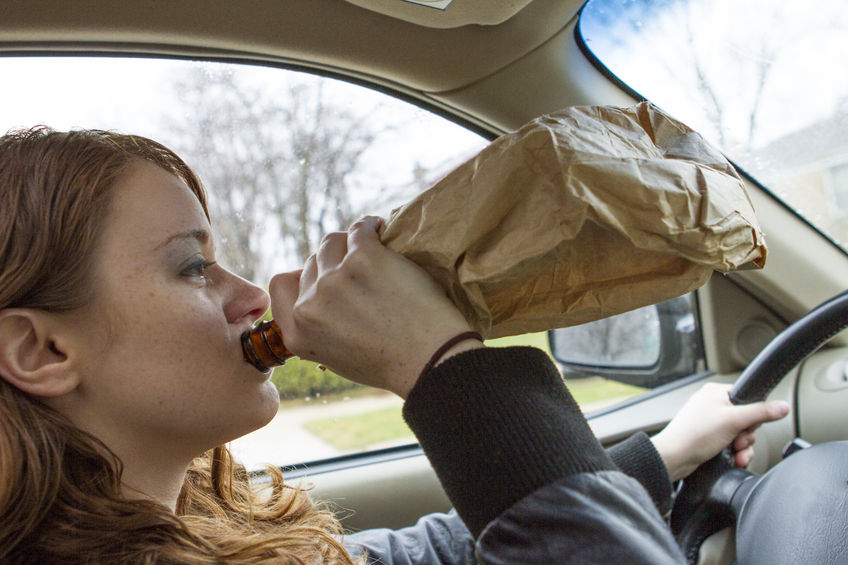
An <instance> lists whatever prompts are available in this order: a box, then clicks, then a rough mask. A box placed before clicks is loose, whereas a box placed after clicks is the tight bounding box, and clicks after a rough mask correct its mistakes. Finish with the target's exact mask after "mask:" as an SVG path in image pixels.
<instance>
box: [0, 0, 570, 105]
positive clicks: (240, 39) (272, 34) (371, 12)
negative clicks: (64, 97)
mask: <svg viewBox="0 0 848 565" xmlns="http://www.w3.org/2000/svg"><path fill="white" fill-rule="evenodd" d="M354 1H356V2H357V3H362V4H368V5H369V8H363V7H360V6H356V5H354V4H353V3H351V2H349V1H348V0H308V1H289V2H280V1H279V0H239V1H238V2H209V1H208V0H167V1H165V0H162V1H157V0H152V1H145V2H114V1H113V0H76V1H74V2H67V1H65V0H30V1H28V2H6V3H4V4H2V7H0V53H2V52H3V51H5V52H11V53H14V52H17V51H20V50H25V51H30V50H32V49H33V48H36V49H41V48H45V49H49V50H52V51H56V50H67V51H73V52H80V51H83V52H84V51H86V50H90V51H101V52H102V51H104V50H111V51H117V52H123V51H126V52H137V53H148V54H159V53H162V54H173V55H189V56H191V55H202V56H215V55H219V56H220V57H222V58H231V59H244V60H251V59H262V60H272V61H277V62H281V63H292V64H300V63H304V62H306V63H308V64H309V65H311V66H314V67H318V68H322V69H324V70H328V71H332V70H333V69H334V68H339V69H345V70H346V72H348V73H349V72H350V71H352V72H354V73H359V74H360V75H361V76H362V77H364V78H369V79H375V78H376V79H383V81H384V82H386V83H387V84H391V83H393V82H394V81H397V82H399V83H400V84H402V85H405V87H406V88H409V89H414V90H419V91H423V92H430V93H436V92H446V91H451V90H455V89H459V88H462V87H464V86H467V85H469V84H473V83H475V82H477V81H479V80H481V79H483V78H485V77H487V76H489V75H491V74H493V73H495V72H496V71H498V70H499V69H501V68H503V67H505V66H507V65H509V64H510V63H511V62H514V61H516V60H518V59H520V58H522V57H524V56H525V55H527V54H528V53H530V52H532V51H533V50H535V49H536V48H538V47H539V46H540V45H542V44H544V43H545V42H547V41H548V40H549V39H550V38H552V37H554V36H555V35H556V33H557V32H558V31H560V30H562V29H563V28H564V27H565V26H567V25H568V23H569V22H570V20H572V19H573V18H574V17H575V16H576V13H577V11H578V10H579V8H580V6H581V4H582V2H581V1H580V0H535V1H532V2H529V3H528V2H527V1H526V0H516V1H513V2H510V1H508V0H499V1H492V0H455V1H454V3H453V4H451V5H450V6H448V7H447V9H446V10H444V12H443V13H442V14H437V15H436V16H427V17H423V16H422V17H413V15H411V14H412V12H411V11H410V10H412V9H421V10H427V12H426V13H428V14H429V13H431V12H440V10H437V9H434V8H431V7H425V6H413V5H410V7H405V8H404V9H405V10H407V11H405V12H404V13H403V14H401V13H400V11H398V13H397V14H394V12H393V14H394V15H397V16H398V17H405V18H406V19H412V20H416V21H419V22H420V23H425V24H428V25H438V24H437V23H433V21H435V20H433V21H431V20H432V19H433V18H441V17H444V18H446V20H445V22H443V24H442V25H447V23H448V22H454V23H456V22H459V21H461V20H463V19H468V18H471V19H479V20H480V21H488V20H489V19H490V18H491V17H493V16H496V15H498V14H500V15H501V16H503V15H504V14H506V15H508V14H509V12H510V11H512V10H514V9H518V8H520V9H518V11H517V13H515V14H514V15H513V16H512V17H510V18H508V19H507V20H506V21H504V22H503V23H500V24H497V25H478V24H471V25H463V26H461V27H453V28H450V29H436V28H433V27H425V25H419V24H417V23H411V22H409V21H405V20H404V19H398V18H397V17H391V16H386V15H383V14H381V13H378V11H381V10H384V9H385V10H387V11H388V8H387V5H388V4H391V3H394V2H397V3H399V4H400V3H402V0H354ZM525 4H526V6H525ZM510 7H511V9H507V8H510ZM375 10H378V11H375ZM398 10H401V8H399V9H398ZM504 10H505V11H504ZM475 14H476V17H475ZM427 18H431V19H427ZM428 22H430V23H428Z"/></svg>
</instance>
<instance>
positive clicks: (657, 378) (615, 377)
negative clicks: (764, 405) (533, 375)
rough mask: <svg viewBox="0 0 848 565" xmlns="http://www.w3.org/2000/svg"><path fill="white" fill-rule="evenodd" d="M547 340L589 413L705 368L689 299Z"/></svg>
mask: <svg viewBox="0 0 848 565" xmlns="http://www.w3.org/2000/svg"><path fill="white" fill-rule="evenodd" d="M549 339H550V346H551V351H552V353H553V356H554V358H555V359H556V361H557V363H559V365H560V368H561V369H562V372H563V376H564V377H565V379H566V381H567V382H568V384H569V387H570V388H571V389H572V392H573V394H574V395H575V397H578V398H579V397H580V395H581V394H583V395H586V396H587V397H586V398H585V401H584V402H583V403H581V407H582V408H583V410H584V411H587V412H589V411H591V410H592V409H599V408H603V407H605V406H608V405H610V404H612V403H614V402H617V401H620V400H623V399H625V398H628V397H630V396H634V395H636V394H639V393H641V392H644V391H646V390H649V389H651V388H655V387H657V386H660V385H662V384H665V383H668V382H671V381H673V380H676V379H679V378H681V377H685V376H688V375H691V374H694V373H696V372H698V371H700V370H703V368H704V361H703V355H702V353H701V339H700V333H699V331H698V324H697V317H696V311H695V305H694V297H693V295H691V294H687V295H685V296H681V297H678V298H674V299H672V300H667V301H665V302H661V303H659V304H655V305H652V306H645V307H643V308H639V309H637V310H633V311H630V312H626V313H624V314H619V315H617V316H612V317H609V318H605V319H603V320H597V321H595V322H590V323H588V324H582V325H580V326H574V327H570V328H561V329H556V330H552V331H550V332H549ZM599 391H603V392H599Z"/></svg>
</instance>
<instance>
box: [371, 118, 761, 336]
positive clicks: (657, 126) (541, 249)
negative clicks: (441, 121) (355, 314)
mask: <svg viewBox="0 0 848 565" xmlns="http://www.w3.org/2000/svg"><path fill="white" fill-rule="evenodd" d="M381 238H382V241H383V242H384V243H385V244H386V245H387V246H388V247H390V248H391V249H394V250H396V251H399V252H400V253H402V254H403V255H405V256H406V257H408V258H410V259H412V260H413V261H415V262H416V263H418V264H419V265H421V266H422V267H423V268H424V269H425V270H427V271H428V272H429V273H430V274H431V275H432V276H433V277H435V278H436V280H437V281H439V283H440V284H442V285H443V286H444V288H445V289H446V291H447V293H448V295H449V296H450V297H451V299H453V300H454V302H456V304H457V305H458V306H459V308H460V309H461V310H462V312H463V313H464V314H465V316H466V318H467V319H468V320H469V322H470V323H471V325H472V326H473V327H474V328H475V329H476V330H478V331H480V332H481V333H482V334H483V335H484V336H486V337H490V338H494V337H501V336H506V335H516V334H522V333H528V332H535V331H542V330H547V329H552V328H557V327H565V326H571V325H575V324H581V323H584V322H589V321H592V320H597V319H600V318H604V317H607V316H611V315H613V314H619V313H621V312H625V311H628V310H632V309H635V308H639V307H641V306H645V305H648V304H654V303H656V302H660V301H663V300H666V299H670V298H673V297H675V296H680V295H682V294H685V293H687V292H689V291H691V290H694V289H696V288H698V287H699V286H701V285H702V284H704V283H705V282H706V281H707V279H709V277H710V275H711V273H712V272H713V270H718V271H722V272H727V271H730V270H733V269H739V268H748V267H762V266H763V265H764V263H765V258H766V245H765V240H764V237H763V234H762V232H761V230H760V228H759V226H758V225H757V221H756V218H755V217H754V210H753V205H752V204H751V201H750V199H749V198H748V195H747V194H746V192H745V188H744V186H743V182H742V180H741V178H740V177H739V176H738V175H737V174H736V172H735V171H734V169H733V166H732V165H731V164H730V163H729V162H728V161H727V160H726V159H725V158H724V157H722V155H721V154H719V153H718V152H717V151H716V150H715V149H713V148H711V147H710V146H709V145H708V144H707V143H706V142H705V141H704V140H703V138H701V136H700V135H699V134H697V133H695V132H693V131H692V130H691V129H689V128H688V127H686V126H685V125H683V124H681V123H679V122H677V121H675V120H674V119H672V118H670V117H669V116H667V115H665V114H663V113H662V112H660V111H659V110H658V109H657V108H655V107H654V106H652V105H651V104H649V103H641V104H638V105H636V106H634V107H632V108H626V109H622V108H612V107H594V106H588V107H572V108H568V109H565V110H562V111H559V112H556V113H553V114H550V115H547V116H542V117H540V118H537V119H535V120H533V121H532V122H530V123H528V124H526V125H524V126H523V127H522V128H521V129H519V130H518V131H516V132H514V133H511V134H508V135H504V136H502V137H500V138H498V139H496V140H495V141H493V142H492V143H491V144H490V145H489V146H487V147H486V148H485V149H483V151H481V152H480V153H479V154H478V155H477V156H475V157H474V158H472V159H470V160H469V161H467V162H465V163H464V164H462V165H460V166H459V167H458V168H457V169H456V170H454V171H453V172H452V173H450V174H449V175H448V176H447V177H445V178H444V179H443V180H441V181H439V182H438V183H436V184H435V185H434V186H433V187H432V188H430V189H429V190H427V191H426V192H424V193H422V194H420V195H419V196H418V197H417V198H415V199H414V200H413V201H411V202H410V203H408V204H407V205H405V206H403V207H401V208H398V209H396V210H394V211H393V212H392V214H391V216H390V218H389V219H388V221H387V222H386V225H385V226H384V227H383V230H382V232H381Z"/></svg>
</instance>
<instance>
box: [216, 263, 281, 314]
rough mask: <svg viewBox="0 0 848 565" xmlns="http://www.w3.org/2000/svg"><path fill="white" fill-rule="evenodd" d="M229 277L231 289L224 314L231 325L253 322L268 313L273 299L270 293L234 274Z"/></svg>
mask: <svg viewBox="0 0 848 565" xmlns="http://www.w3.org/2000/svg"><path fill="white" fill-rule="evenodd" d="M227 274H228V275H229V279H230V281H229V282H230V284H228V285H227V286H228V287H229V289H231V290H230V291H229V293H228V296H227V301H226V303H225V305H224V314H225V316H226V317H227V321H228V322H229V323H231V324H234V323H238V322H242V321H244V320H249V321H250V322H253V321H254V320H257V319H259V318H260V317H261V316H262V314H264V313H265V312H267V311H268V308H269V307H270V306H271V298H270V297H269V296H268V293H267V292H265V291H264V290H263V289H262V288H260V287H258V286H256V285H255V284H253V283H251V282H249V281H246V280H245V279H243V278H241V277H239V276H238V275H236V274H234V273H230V272H228V273H227Z"/></svg>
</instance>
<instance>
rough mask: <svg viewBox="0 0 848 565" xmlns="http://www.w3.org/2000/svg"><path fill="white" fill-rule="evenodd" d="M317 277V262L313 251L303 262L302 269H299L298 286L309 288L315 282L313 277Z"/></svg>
mask: <svg viewBox="0 0 848 565" xmlns="http://www.w3.org/2000/svg"><path fill="white" fill-rule="evenodd" d="M317 278H318V262H317V258H316V257H315V254H314V253H313V254H312V255H310V256H309V257H308V258H307V259H306V263H304V264H303V269H302V270H301V275H300V288H301V289H305V288H309V287H310V286H312V285H313V284H314V283H315V279H317Z"/></svg>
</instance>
